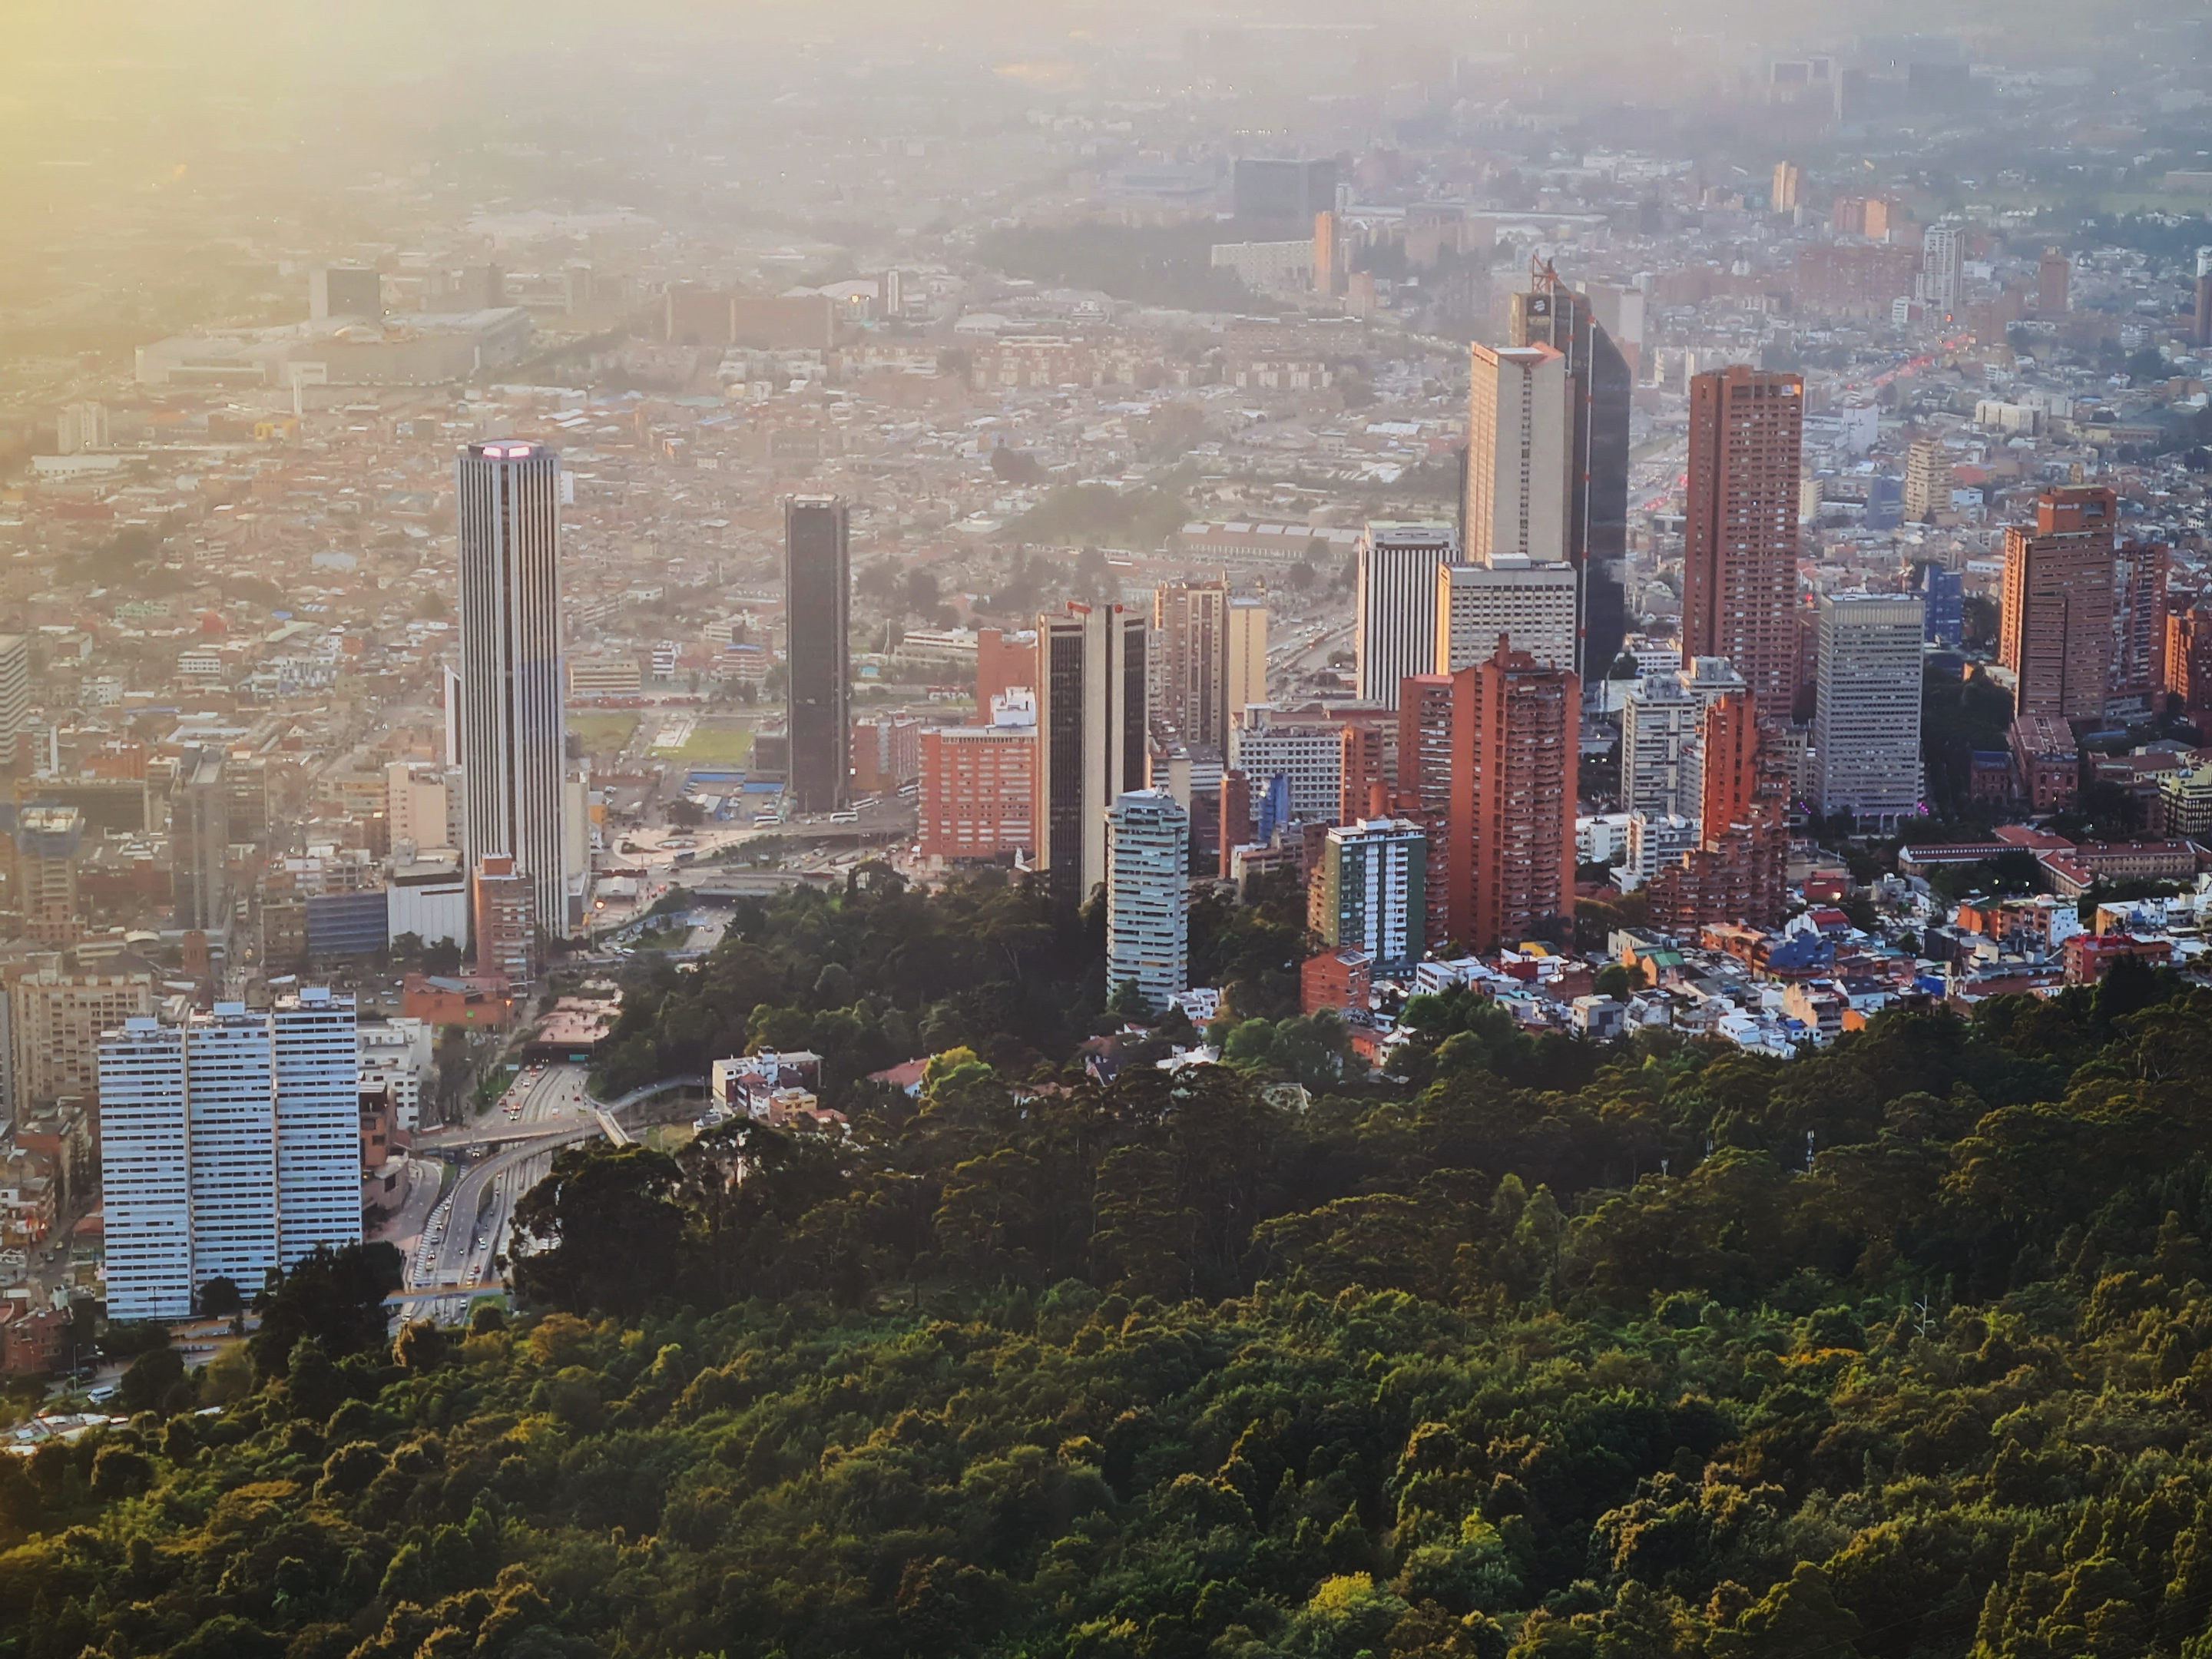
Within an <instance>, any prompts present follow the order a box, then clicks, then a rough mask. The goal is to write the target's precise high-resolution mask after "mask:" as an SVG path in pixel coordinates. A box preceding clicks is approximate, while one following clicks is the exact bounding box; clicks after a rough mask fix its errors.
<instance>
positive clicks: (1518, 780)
mask: <svg viewBox="0 0 2212 1659" xmlns="http://www.w3.org/2000/svg"><path fill="white" fill-rule="evenodd" d="M1581 706H1582V705H1581V691H1580V684H1579V682H1578V681H1577V679H1576V678H1575V675H1574V673H1573V671H1571V670H1569V669H1564V668H1546V667H1542V666H1540V665H1538V664H1537V663H1536V661H1535V659H1534V658H1532V657H1530V656H1529V655H1528V653H1525V652H1515V651H1511V650H1500V651H1499V652H1498V653H1496V654H1495V655H1494V656H1492V657H1491V658H1490V659H1487V660H1486V661H1484V662H1480V663H1477V664H1475V665H1473V666H1471V667H1468V668H1462V670H1460V671H1459V672H1458V673H1456V674H1455V675H1453V676H1452V742H1451V753H1452V757H1453V769H1452V779H1451V807H1450V812H1449V831H1448V833H1449V849H1448V851H1447V853H1446V854H1445V859H1446V878H1447V879H1448V880H1449V882H1450V884H1451V888H1450V892H1451V898H1450V903H1449V916H1450V936H1451V938H1452V939H1454V940H1455V941H1456V942H1457V943H1458V944H1459V945H1462V946H1464V947H1465V948H1467V949H1468V950H1471V951H1489V950H1492V949H1495V948H1496V947H1497V946H1498V945H1499V944H1500V943H1501V942H1504V943H1512V942H1517V941H1519V940H1522V939H1530V938H1534V937H1537V936H1540V935H1542V934H1545V933H1552V932H1555V931H1556V930H1557V928H1558V927H1559V924H1560V921H1561V919H1562V918H1565V917H1571V916H1572V915H1573V914H1574V886H1575V763H1576V738H1577V731H1578V730H1579V727H1580V718H1581V715H1580V711H1581Z"/></svg>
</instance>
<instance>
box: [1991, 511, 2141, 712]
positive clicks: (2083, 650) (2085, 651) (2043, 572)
mask: <svg viewBox="0 0 2212 1659" xmlns="http://www.w3.org/2000/svg"><path fill="white" fill-rule="evenodd" d="M2118 517H2119V506H2118V500H2117V498H2116V497H2115V496H2114V495H2113V494H2112V491H2111V490H2109V489H2104V488H2102V487H2101V486H2098V485H2086V486H2075V487H2072V488H2057V489H2046V490H2044V491H2043V492H2042V493H2041V494H2039V495H2037V496H2036V498H2035V524H2034V526H2033V528H2030V527H2029V526H2025V525H2013V526H2008V528H2007V529H2006V531H2005V544H2004V587H2003V593H2002V600H2001V603H2000V606H1999V610H1998V613H1997V660H1998V661H1999V662H2000V663H2002V665H2004V666H2005V667H2006V668H2007V669H2008V670H2010V671H2011V672H2012V675H2013V678H2014V682H2015V689H2014V693H2013V704H2014V710H2015V713H2016V714H2048V715H2051V717H2053V718H2054V719H2057V720H2102V719H2103V718H2104V716H2105V699H2106V696H2107V694H2108V693H2109V692H2110V690H2111V689H2112V574H2113V572H2112V562H2113V561H2112V531H2113V526H2114V524H2115V522H2116V521H2117V520H2118Z"/></svg>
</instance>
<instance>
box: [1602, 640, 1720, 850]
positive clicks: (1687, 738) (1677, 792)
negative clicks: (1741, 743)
mask: <svg viewBox="0 0 2212 1659" xmlns="http://www.w3.org/2000/svg"><path fill="white" fill-rule="evenodd" d="M1741 690H1744V678H1743V676H1742V675H1741V674H1739V673H1737V672H1736V671H1735V664H1734V663H1732V662H1730V661H1729V659H1727V658H1726V657H1692V658H1691V659H1690V662H1689V665H1688V666H1687V667H1686V668H1684V669H1682V670H1680V671H1679V672H1674V671H1661V672H1656V673H1650V674H1646V675H1645V676H1644V678H1642V679H1640V680H1638V682H1637V683H1636V684H1635V687H1634V688H1633V689H1632V690H1630V691H1629V693H1628V694H1627V696H1626V697H1625V698H1624V699H1623V700H1622V702H1621V706H1620V804H1621V807H1622V810H1623V811H1629V812H1649V813H1652V814H1655V815H1656V816H1659V817H1665V816H1667V815H1668V814H1670V813H1671V814H1674V815H1675V816H1677V817H1686V818H1692V819H1694V818H1696V817H1697V816H1698V813H1699V808H1700V802H1699V796H1700V793H1701V791H1702V790H1703V788H1704V787H1705V765H1704V756H1705V710H1706V709H1707V708H1710V707H1711V705H1712V702H1713V700H1714V699H1715V698H1716V697H1718V696H1720V695H1721V694H1722V693H1723V692H1724V691H1741Z"/></svg>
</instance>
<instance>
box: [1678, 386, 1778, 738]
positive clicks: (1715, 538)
mask: <svg viewBox="0 0 2212 1659" xmlns="http://www.w3.org/2000/svg"><path fill="white" fill-rule="evenodd" d="M1804 394H1805V381H1804V377H1803V376H1802V375H1799V374H1778V373H1771V372H1769V371H1766V370H1764V369H1755V368H1748V367H1747V366H1745V365H1743V364H1741V363H1738V364H1733V365H1731V366H1729V368H1723V369H1718V370H1716V371H1714V372H1712V373H1711V374H1699V375H1697V376H1695V377H1694V378H1693V379H1692V380H1691V382H1690V456H1689V483H1688V489H1687V496H1686V509H1685V512H1686V519H1685V523H1684V530H1683V556H1682V648H1683V651H1684V653H1685V654H1686V655H1689V656H1699V657H1726V658H1727V659H1729V661H1730V662H1732V663H1734V664H1735V666H1736V671H1737V672H1739V673H1740V674H1741V675H1742V676H1743V678H1744V682H1745V684H1747V685H1748V686H1750V688H1751V692H1752V696H1753V698H1754V699H1755V700H1756V701H1757V703H1758V707H1759V714H1761V715H1762V716H1763V717H1765V718H1768V719H1774V720H1787V719H1788V718H1789V717H1790V704H1791V702H1792V700H1793V699H1794V697H1795V696H1796V686H1797V635H1796V617H1795V615H1794V614H1793V613H1794V611H1795V610H1796V600H1797V473H1798V466H1799V461H1800V456H1801V453H1802V442H1803V432H1804V416H1805V395H1804Z"/></svg>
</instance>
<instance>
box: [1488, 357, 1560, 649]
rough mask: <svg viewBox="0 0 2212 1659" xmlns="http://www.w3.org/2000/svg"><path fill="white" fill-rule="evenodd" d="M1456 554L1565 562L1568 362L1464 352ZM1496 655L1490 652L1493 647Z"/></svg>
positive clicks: (1542, 562) (1495, 558) (1489, 558)
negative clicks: (1463, 456) (1463, 486)
mask: <svg viewBox="0 0 2212 1659" xmlns="http://www.w3.org/2000/svg"><path fill="white" fill-rule="evenodd" d="M1468 374H1469V380H1468V415H1467V494H1466V499H1465V500H1464V501H1463V502H1462V513H1463V517H1462V530H1461V536H1462V551H1463V552H1464V554H1465V556H1466V558H1467V561H1468V563H1470V564H1475V565H1487V564H1491V563H1493V562H1496V561H1498V560H1499V559H1501V558H1519V559H1524V560H1528V561H1530V562H1534V563H1537V564H1558V565H1565V564H1566V563H1567V562H1568V557H1569V553H1570V546H1569V542H1568V534H1569V530H1570V521H1571V510H1572V509H1571V500H1572V495H1573V492H1572V490H1571V488H1570V482H1569V468H1570V466H1571V464H1572V460H1573V438H1574V422H1573V421H1572V419H1571V416H1570V413H1569V410H1568V406H1567V395H1568V390H1569V388H1568V382H1567V359H1566V356H1565V353H1564V352H1561V351H1559V350H1557V349H1554V348H1553V347H1552V346H1551V345H1549V344H1538V345H1527V346H1504V347H1492V346H1486V345H1481V344H1476V345H1474V346H1471V347H1469V348H1468ZM1493 648H1494V647H1493Z"/></svg>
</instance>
